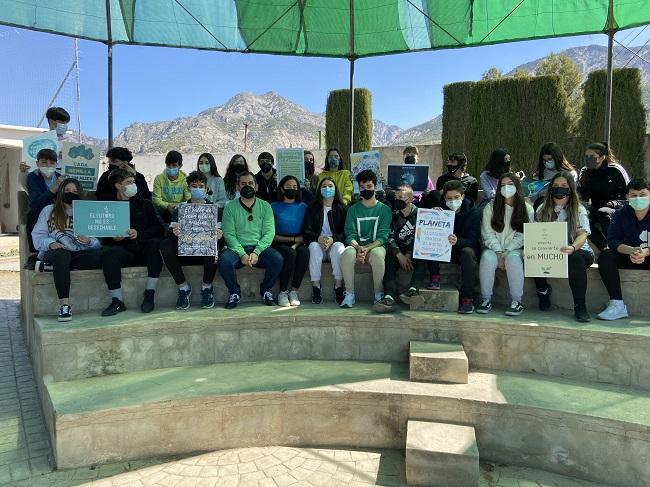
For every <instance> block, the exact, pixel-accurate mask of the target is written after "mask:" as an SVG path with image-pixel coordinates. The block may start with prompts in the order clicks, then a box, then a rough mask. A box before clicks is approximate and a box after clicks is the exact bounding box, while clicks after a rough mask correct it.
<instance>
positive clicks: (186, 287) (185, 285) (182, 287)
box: [178, 283, 190, 291]
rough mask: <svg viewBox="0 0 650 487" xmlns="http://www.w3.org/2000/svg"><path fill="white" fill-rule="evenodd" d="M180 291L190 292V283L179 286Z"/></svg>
mask: <svg viewBox="0 0 650 487" xmlns="http://www.w3.org/2000/svg"><path fill="white" fill-rule="evenodd" d="M178 290H179V291H189V290H190V285H189V284H188V283H185V284H183V285H181V286H178Z"/></svg>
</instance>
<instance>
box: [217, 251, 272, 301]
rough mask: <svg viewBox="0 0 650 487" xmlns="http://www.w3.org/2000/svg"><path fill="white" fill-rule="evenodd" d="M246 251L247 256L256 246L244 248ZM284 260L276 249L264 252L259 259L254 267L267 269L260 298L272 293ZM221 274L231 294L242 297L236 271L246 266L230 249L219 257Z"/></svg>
mask: <svg viewBox="0 0 650 487" xmlns="http://www.w3.org/2000/svg"><path fill="white" fill-rule="evenodd" d="M244 250H245V251H246V253H247V254H250V253H251V252H252V251H253V250H255V247H254V246H247V247H244ZM283 264H284V260H283V259H282V255H280V252H278V251H277V250H275V249H274V248H271V247H269V248H268V249H266V250H265V251H264V252H262V253H261V254H260V255H259V256H258V259H257V264H255V265H254V266H253V267H261V268H262V269H266V272H265V273H264V280H263V281H262V282H261V284H260V296H264V293H265V292H267V291H270V290H271V288H272V287H273V285H274V284H275V281H276V279H277V278H278V275H279V274H280V271H281V270H282V265H283ZM217 265H218V267H219V274H221V277H223V280H224V282H225V283H226V287H227V288H228V293H229V294H238V295H239V296H241V288H240V287H239V283H238V282H237V275H236V274H235V270H236V269H241V268H242V267H244V264H242V263H241V259H240V258H239V256H238V255H237V254H236V253H235V252H233V251H232V250H230V249H226V250H224V251H223V252H222V253H221V254H220V255H219V261H218V264H217Z"/></svg>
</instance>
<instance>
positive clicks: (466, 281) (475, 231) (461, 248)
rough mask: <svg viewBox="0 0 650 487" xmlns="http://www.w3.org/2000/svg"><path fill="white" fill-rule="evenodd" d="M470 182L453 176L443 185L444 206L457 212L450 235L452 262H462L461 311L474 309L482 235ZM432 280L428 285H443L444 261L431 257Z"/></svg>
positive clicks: (434, 289) (433, 288) (478, 213)
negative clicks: (470, 190)
mask: <svg viewBox="0 0 650 487" xmlns="http://www.w3.org/2000/svg"><path fill="white" fill-rule="evenodd" d="M465 189H466V185H465V183H464V182H463V181H461V180H458V179H456V180H453V179H452V180H450V181H447V182H446V183H445V185H444V186H443V187H442V201H441V209H443V210H451V211H453V212H455V213H456V215H455V216H454V232H453V233H452V234H451V235H449V243H450V244H451V245H452V247H451V263H452V264H458V265H460V273H461V286H460V306H459V308H458V312H459V313H461V314H471V313H473V312H474V298H475V288H476V274H477V270H478V256H479V248H480V238H481V215H480V212H479V210H477V209H475V208H473V206H474V203H473V201H472V199H471V198H469V197H468V196H467V193H466V192H465ZM429 272H430V273H431V283H430V284H429V285H428V286H427V289H430V290H433V291H436V290H438V289H440V262H437V261H433V260H432V261H429Z"/></svg>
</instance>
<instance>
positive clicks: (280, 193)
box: [278, 176, 302, 203]
mask: <svg viewBox="0 0 650 487" xmlns="http://www.w3.org/2000/svg"><path fill="white" fill-rule="evenodd" d="M291 180H293V181H295V182H296V186H298V192H297V193H296V199H295V200H294V201H295V202H296V203H300V202H301V201H302V191H301V190H300V181H298V178H297V177H295V176H285V177H283V178H282V179H280V182H279V183H278V201H280V202H284V188H283V186H284V185H285V184H286V182H287V181H291Z"/></svg>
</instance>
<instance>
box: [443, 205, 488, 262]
mask: <svg viewBox="0 0 650 487" xmlns="http://www.w3.org/2000/svg"><path fill="white" fill-rule="evenodd" d="M441 204H442V209H443V210H448V209H449V208H447V204H446V203H445V201H444V199H443V200H442V201H441ZM472 204H473V202H472V201H471V199H470V198H467V197H465V199H464V200H463V205H462V206H461V207H460V210H458V213H456V218H455V219H454V235H456V238H458V242H457V243H456V245H454V249H457V250H460V249H462V248H465V247H471V248H473V249H474V250H476V252H478V251H479V248H480V243H479V239H480V237H481V214H480V212H479V211H478V210H477V209H475V208H472Z"/></svg>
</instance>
